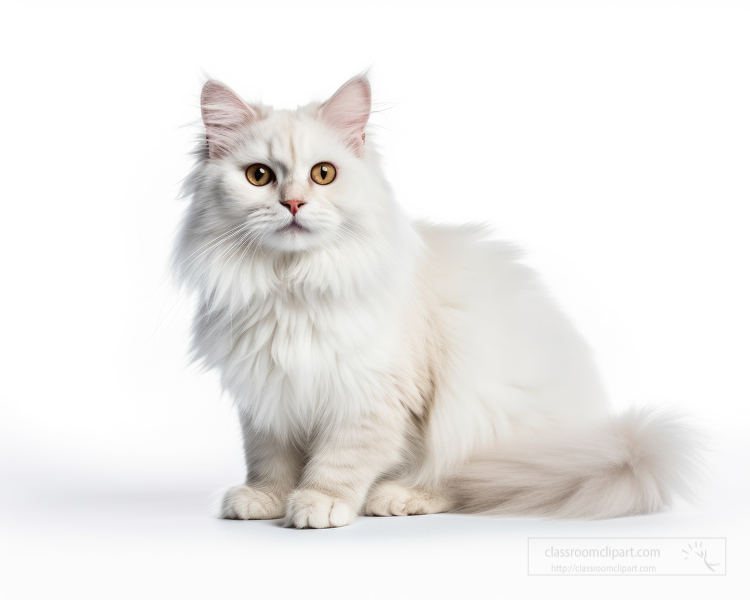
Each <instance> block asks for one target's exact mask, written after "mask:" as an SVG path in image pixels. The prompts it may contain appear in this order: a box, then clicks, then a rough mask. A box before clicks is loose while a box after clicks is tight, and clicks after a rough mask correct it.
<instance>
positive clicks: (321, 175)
mask: <svg viewBox="0 0 750 600" xmlns="http://www.w3.org/2000/svg"><path fill="white" fill-rule="evenodd" d="M310 177H312V180H313V181H314V182H315V183H319V184H320V185H328V184H329V183H331V182H332V181H333V180H334V179H336V167H334V166H333V165H332V164H331V163H326V162H323V163H318V164H317V165H315V166H314V167H313V168H312V171H310Z"/></svg>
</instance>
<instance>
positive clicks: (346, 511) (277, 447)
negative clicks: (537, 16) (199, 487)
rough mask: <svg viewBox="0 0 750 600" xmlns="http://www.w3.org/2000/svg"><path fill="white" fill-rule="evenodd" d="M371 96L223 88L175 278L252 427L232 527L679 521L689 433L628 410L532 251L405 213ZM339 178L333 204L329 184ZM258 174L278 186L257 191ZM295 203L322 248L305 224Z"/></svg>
mask: <svg viewBox="0 0 750 600" xmlns="http://www.w3.org/2000/svg"><path fill="white" fill-rule="evenodd" d="M370 96H371V94H370V87H369V83H368V82H367V80H366V78H364V77H357V78H354V79H352V80H351V81H350V82H348V83H347V84H345V85H344V86H342V88H340V89H339V91H338V92H337V93H336V94H335V95H334V96H333V97H332V98H331V99H329V100H328V101H327V102H325V103H312V104H309V105H307V106H304V107H300V108H298V109H297V110H294V111H286V110H274V109H273V108H270V107H266V106H260V105H251V104H249V103H246V102H245V101H243V100H241V99H240V98H239V96H237V95H236V94H234V92H232V91H231V90H230V89H229V88H227V87H226V86H224V85H223V84H220V83H218V82H215V81H210V82H208V83H207V84H206V86H205V87H204V92H203V95H202V110H203V116H204V123H205V126H206V138H205V139H202V140H201V143H200V144H199V148H198V152H197V156H198V159H197V162H196V165H195V168H194V169H193V171H192V173H191V174H190V176H189V177H188V179H187V180H186V184H185V188H184V193H185V195H186V196H187V197H188V198H189V199H190V205H189V207H188V210H187V212H186V215H185V218H184V221H183V223H182V227H181V232H180V235H179V239H178V241H177V244H176V247H175V253H174V270H175V273H176V274H177V276H178V278H179V279H180V281H182V282H183V283H184V284H185V285H186V286H187V287H188V288H189V289H190V290H191V291H193V292H195V293H196V295H197V298H198V305H199V310H198V312H197V314H196V317H195V322H194V328H193V353H194V358H195V359H196V360H199V361H201V362H202V363H203V364H204V365H205V366H206V367H207V368H212V369H218V370H219V372H220V373H221V378H222V384H223V386H224V387H225V389H226V390H227V391H228V392H229V393H230V394H231V396H232V398H233V399H234V401H235V402H236V405H237V407H238V409H239V413H240V418H241V421H242V426H243V432H244V438H245V451H246V459H247V464H248V476H247V481H246V482H245V483H243V484H242V485H240V486H237V487H235V488H233V489H231V490H229V492H228V493H227V495H226V497H225V500H224V504H223V507H222V516H224V517H226V518H244V519H255V518H278V517H285V518H286V520H287V523H288V524H289V525H291V526H295V527H335V526H340V525H346V524H349V523H351V522H352V521H353V520H354V518H355V517H356V515H357V514H363V513H367V514H379V515H388V514H424V513H429V512H442V511H447V510H461V511H465V512H466V511H468V512H488V511H489V512H495V513H501V514H527V515H548V516H561V517H588V518H601V517H614V516H621V515H628V514H633V513H638V512H647V511H653V510H657V509H659V508H660V507H662V506H664V505H666V504H668V503H669V502H670V500H671V498H672V495H673V494H674V493H678V492H680V491H684V489H685V488H686V487H687V481H688V479H689V477H690V469H691V466H692V465H693V459H692V457H691V454H690V451H689V449H690V447H691V440H690V436H689V435H688V433H687V430H685V429H684V428H683V427H682V426H680V425H679V424H678V423H677V422H676V421H674V420H670V419H669V418H667V417H661V416H658V415H657V416H653V415H649V414H646V413H644V412H642V413H631V414H628V415H625V416H622V417H615V416H612V415H610V414H609V412H608V410H607V406H606V401H605V395H604V393H603V390H602V385H601V382H600V379H599V375H598V374H597V370H596V368H595V366H594V364H593V361H592V358H591V354H590V352H589V349H588V347H587V346H586V344H585V343H584V342H583V341H582V339H581V338H580V336H579V335H578V334H577V333H576V331H575V330H574V328H573V327H572V325H571V324H570V322H569V321H568V319H567V318H566V317H565V316H564V315H563V314H562V313H561V311H560V310H559V309H558V308H557V306H556V305H555V304H554V302H553V301H552V300H551V299H550V297H549V295H548V294H547V293H546V291H545V290H544V288H543V286H542V285H541V284H540V283H539V281H538V279H537V277H536V275H535V274H534V273H533V272H532V271H531V270H529V269H528V268H527V267H525V266H523V265H522V264H520V263H519V262H518V251H517V250H516V249H515V248H513V247H511V246H509V245H507V244H503V243H499V242H494V241H488V240H487V239H486V238H487V237H488V235H487V232H486V231H485V230H484V229H483V228H481V227H477V226H463V227H445V226H436V225H431V224H427V223H412V222H410V221H409V220H408V219H407V218H406V217H405V215H404V214H403V212H402V211H401V209H400V208H399V206H398V205H397V204H396V202H395V201H394V198H393V194H392V192H391V189H390V187H389V185H388V183H387V181H386V179H385V177H384V175H383V172H382V170H381V167H380V157H379V155H378V152H377V150H376V148H375V147H374V146H373V144H372V136H369V137H367V138H365V135H364V134H365V125H366V123H367V116H368V115H369V112H370ZM365 139H366V142H365ZM323 161H325V162H330V163H332V164H333V165H335V167H336V170H337V176H336V179H335V180H334V182H333V183H331V184H329V185H326V186H321V185H317V184H315V183H314V182H313V181H312V180H311V178H310V170H311V168H312V167H313V165H315V164H316V163H318V162H323ZM254 163H262V164H265V165H267V166H269V167H270V168H271V169H272V170H273V171H274V172H275V174H276V177H277V180H276V181H275V182H274V183H272V184H270V185H267V186H263V187H255V186H252V185H251V184H250V183H249V182H248V181H247V179H246V177H245V169H246V167H247V166H248V165H251V164H254ZM415 176H419V174H415ZM291 199H295V200H301V201H304V202H305V204H304V205H303V206H302V207H301V209H300V212H299V214H298V215H297V217H295V218H296V219H297V223H298V224H299V225H301V226H302V227H303V228H304V230H300V229H299V228H297V229H292V230H290V229H289V228H288V227H287V226H288V225H289V224H290V223H291V222H292V220H293V219H294V218H293V217H292V215H291V213H290V211H289V210H287V209H286V207H285V206H284V205H283V202H284V201H286V200H291ZM581 432H585V433H581Z"/></svg>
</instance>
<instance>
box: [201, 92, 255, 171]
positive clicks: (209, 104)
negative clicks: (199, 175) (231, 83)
mask: <svg viewBox="0 0 750 600" xmlns="http://www.w3.org/2000/svg"><path fill="white" fill-rule="evenodd" d="M201 115H202V117H203V124H204V125H205V126H206V141H207V142H208V156H209V158H221V157H223V156H226V155H227V154H229V153H230V152H231V151H232V149H233V148H234V147H235V146H236V144H237V137H238V130H240V129H242V128H243V127H245V126H246V125H249V124H250V123H252V122H253V121H255V120H256V119H257V118H258V115H257V113H256V111H255V110H253V108H252V107H251V106H250V105H249V104H247V103H246V102H245V101H244V100H243V99H242V98H240V97H239V96H238V95H237V94H235V93H234V92H233V91H232V90H231V89H230V88H228V87H227V86H225V85H224V84H223V83H219V82H218V81H214V80H209V81H207V82H206V83H205V85H204V86H203V91H202V92H201Z"/></svg>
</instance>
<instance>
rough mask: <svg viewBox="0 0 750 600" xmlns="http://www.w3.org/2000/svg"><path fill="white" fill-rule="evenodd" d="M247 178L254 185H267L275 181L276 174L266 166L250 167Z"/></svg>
mask: <svg viewBox="0 0 750 600" xmlns="http://www.w3.org/2000/svg"><path fill="white" fill-rule="evenodd" d="M245 177H247V180H248V181H249V182H250V183H252V184H253V185H266V184H268V183H271V182H272V181H273V180H274V174H273V171H272V170H271V169H269V168H268V167H267V166H266V165H261V164H255V165H250V166H249V167H248V168H247V171H245Z"/></svg>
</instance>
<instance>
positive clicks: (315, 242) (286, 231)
mask: <svg viewBox="0 0 750 600" xmlns="http://www.w3.org/2000/svg"><path fill="white" fill-rule="evenodd" d="M319 237H320V236H319V235H316V233H315V232H314V231H313V230H312V229H310V228H308V227H305V226H304V225H300V224H299V223H297V222H293V223H290V224H288V225H285V226H284V227H281V228H280V229H277V230H276V231H274V232H273V234H272V235H271V236H269V238H268V240H267V242H266V243H267V244H268V245H269V246H271V247H273V249H274V250H280V251H282V252H303V251H305V250H312V249H313V248H316V247H318V246H320V245H321V240H320V239H319Z"/></svg>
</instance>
